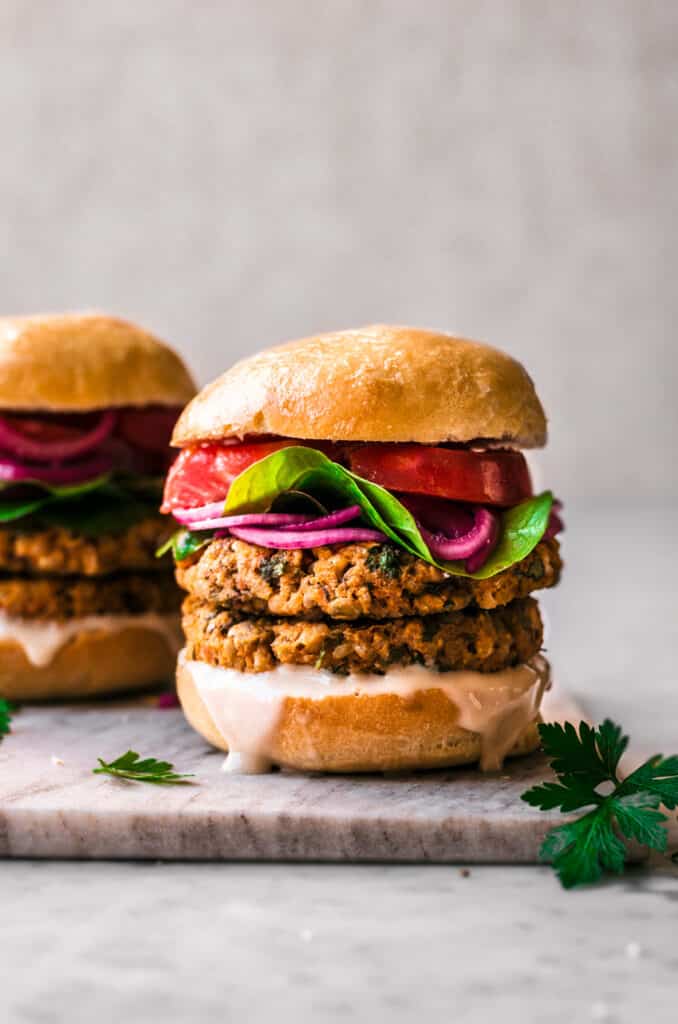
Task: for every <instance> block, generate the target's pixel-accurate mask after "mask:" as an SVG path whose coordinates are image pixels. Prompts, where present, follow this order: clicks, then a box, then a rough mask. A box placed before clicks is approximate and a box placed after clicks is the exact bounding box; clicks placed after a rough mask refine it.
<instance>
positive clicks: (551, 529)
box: [544, 501, 565, 540]
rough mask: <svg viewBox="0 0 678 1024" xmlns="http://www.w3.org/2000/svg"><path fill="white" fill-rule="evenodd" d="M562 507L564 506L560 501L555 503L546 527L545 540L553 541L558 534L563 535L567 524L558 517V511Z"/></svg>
mask: <svg viewBox="0 0 678 1024" xmlns="http://www.w3.org/2000/svg"><path fill="white" fill-rule="evenodd" d="M562 507H563V506H562V503H561V502H560V501H554V502H553V506H552V508H551V514H550V516H549V521H548V524H547V526H546V531H545V533H544V540H551V539H552V538H553V537H555V536H556V534H558V533H562V532H563V530H564V529H565V523H564V522H563V520H562V518H561V517H560V516H559V515H558V511H559V510H560V509H561V508H562Z"/></svg>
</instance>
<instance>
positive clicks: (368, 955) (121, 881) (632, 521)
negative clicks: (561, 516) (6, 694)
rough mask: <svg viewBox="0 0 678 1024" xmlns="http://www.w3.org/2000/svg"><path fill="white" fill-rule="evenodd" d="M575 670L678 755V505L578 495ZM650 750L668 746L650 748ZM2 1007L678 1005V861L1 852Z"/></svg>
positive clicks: (168, 1016)
mask: <svg viewBox="0 0 678 1024" xmlns="http://www.w3.org/2000/svg"><path fill="white" fill-rule="evenodd" d="M567 520H568V533H567V535H566V538H565V542H564V548H565V557H566V560H567V574H566V576H565V579H564V582H563V584H562V585H561V587H560V589H559V590H558V591H556V592H554V593H553V594H549V595H548V596H547V598H546V600H545V602H544V605H545V607H546V609H547V613H548V618H549V622H550V636H549V640H548V646H549V654H550V657H551V658H552V661H553V663H554V666H555V670H556V672H557V675H558V678H559V680H560V682H561V683H562V684H563V685H564V686H566V687H567V688H568V689H570V690H571V691H572V692H574V693H575V694H576V695H578V696H579V697H580V698H581V699H582V700H583V702H584V704H585V706H586V707H587V708H588V710H589V711H590V713H591V715H592V717H593V718H596V719H597V718H600V717H602V716H604V715H610V716H611V717H614V718H617V719H618V720H619V721H620V722H621V723H622V724H623V725H624V727H625V728H626V729H628V730H629V731H630V732H631V733H632V736H633V739H634V741H635V744H636V747H640V748H647V750H648V752H653V751H654V750H663V751H664V752H667V753H668V752H674V751H676V750H678V728H677V727H676V722H677V720H678V673H677V672H676V669H675V655H674V652H675V649H676V640H677V635H676V634H677V633H678V616H677V615H676V600H675V599H676V585H675V570H676V566H677V562H678V559H677V558H676V554H677V551H678V544H677V542H676V523H678V510H676V509H671V508H665V509H653V510H649V511H648V510H647V509H643V508H642V507H641V506H638V508H636V509H633V510H630V511H629V510H626V511H620V510H619V509H618V508H612V507H611V508H608V509H603V508H596V509H595V510H592V509H588V510H587V509H583V508H579V509H576V508H575V509H568V510H567ZM650 748H652V751H650ZM2 873H3V882H4V884H3V887H2V888H3V911H2V924H1V925H0V931H1V934H2V959H3V968H4V969H3V972H2V973H3V982H4V984H3V995H2V1002H3V1004H4V1008H5V1013H4V1015H3V1018H4V1019H5V1020H7V1021H8V1022H10V1024H14V1022H26V1024H51V1022H55V1024H56V1022H61V1021H68V1022H69V1024H79V1022H83V1024H85V1022H86V1024H94V1022H95V1021H96V1022H107V1021H114V1020H115V1021H120V1022H124V1024H133V1022H140V1024H141V1022H155V1021H159V1022H171V1024H173V1022H180V1021H203V1020H204V1021H222V1020H237V1019H238V1018H239V1017H240V1018H242V1019H244V1020H246V1021H247V1022H248V1024H252V1022H255V1024H256V1022H259V1021H261V1022H264V1021H266V1022H268V1021H270V1020H271V1019H274V1020H276V1021H278V1022H286V1021H295V1022H296V1021H299V1020H300V1019H301V1020H309V1021H310V1020H313V1021H333V1020H341V1019H344V1020H360V1021H362V1020H365V1021H368V1020H369V1021H370V1022H380V1021H382V1020H384V1021H387V1020H388V1021H392V1022H400V1021H405V1020H411V1019H420V1018H421V1019H429V1020H443V1019H444V1020H448V1021H455V1022H473V1024H476V1022H478V1024H485V1022H487V1021H489V1020H493V1019H501V1020H502V1021H507V1022H513V1021H520V1022H535V1024H537V1022H539V1024H569V1022H572V1021H588V1020H592V1021H596V1020H598V1021H610V1022H616V1021H619V1022H631V1021H633V1022H635V1021H637V1020H638V1019H639V1017H640V1016H641V1014H643V1015H644V1016H646V1017H647V1019H648V1020H652V1021H653V1024H664V1022H667V1024H668V1022H669V1021H671V1022H673V1021H675V1019H676V981H675V979H676V970H677V968H678V953H677V952H676V944H675V932H676V920H677V917H678V884H677V883H678V872H676V870H675V869H673V868H671V867H670V865H669V864H668V862H665V861H663V862H662V863H660V864H658V865H655V867H654V868H653V869H651V870H646V869H634V870H632V871H630V872H629V873H628V875H627V876H626V877H625V878H624V879H622V880H615V881H613V882H611V883H608V884H604V885H602V886H599V887H597V888H595V889H587V890H581V891H578V892H570V893H566V892H563V891H562V890H561V889H560V887H559V885H558V883H557V882H556V881H555V879H554V877H553V875H552V872H551V871H550V869H548V868H537V867H534V868H525V867H500V866H498V867H476V866H471V867H470V874H468V875H465V874H464V873H463V871H462V869H460V868H458V867H442V866H431V865H422V866H405V867H394V866H388V867H387V866H379V865H369V866H342V865H294V864H287V865H271V864H247V865H245V864H157V863H143V864H142V863H77V862H69V863H66V862H61V863H59V862H57V863H55V862H30V861H17V862H8V861H5V862H4V863H3V865H2Z"/></svg>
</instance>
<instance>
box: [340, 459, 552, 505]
mask: <svg viewBox="0 0 678 1024" xmlns="http://www.w3.org/2000/svg"><path fill="white" fill-rule="evenodd" d="M346 458H347V459H348V463H349V466H350V468H351V469H352V470H353V472H354V473H357V474H358V476H362V477H364V478H365V479H366V480H371V481H373V482H374V483H376V484H381V486H382V487H386V488H388V490H390V491H404V492H407V493H410V494H428V495H431V496H433V497H436V498H449V499H451V500H452V501H468V502H473V503H475V504H479V505H502V506H508V505H517V504H518V503H519V502H521V501H524V500H525V498H529V497H530V496H531V495H532V482H531V480H530V471H529V469H528V467H527V463H526V461H525V457H524V456H523V455H522V454H521V452H512V451H483V452H477V451H470V450H467V449H462V448H434V447H429V446H427V445H421V444H378V445H377V444H368V445H364V446H362V447H356V448H352V449H349V450H348V451H347V453H346Z"/></svg>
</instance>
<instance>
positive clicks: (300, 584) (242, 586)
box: [177, 538, 562, 620]
mask: <svg viewBox="0 0 678 1024" xmlns="http://www.w3.org/2000/svg"><path fill="white" fill-rule="evenodd" d="M561 567H562V563H561V559H560V553H559V545H558V541H557V540H543V541H541V542H540V543H539V544H538V545H537V547H536V548H535V549H534V551H532V552H531V554H529V555H528V556H527V558H524V559H523V560H522V561H521V562H518V564H517V565H514V566H512V567H511V568H510V569H506V570H504V571H503V572H500V573H498V574H497V575H496V576H492V577H491V578H490V579H487V580H472V579H468V578H467V577H464V576H448V575H446V574H445V573H444V572H442V571H441V570H440V569H436V567H435V566H433V565H428V563H426V562H423V561H422V560H421V559H420V558H416V557H414V556H413V555H410V554H408V553H407V552H406V551H403V550H401V549H400V548H397V547H395V546H393V545H390V544H344V545H342V546H341V547H324V548H314V549H313V550H310V551H270V550H267V549H266V548H260V547H256V546H255V545H253V544H246V543H245V542H244V541H239V540H235V539H234V538H225V539H223V540H214V541H212V542H211V543H210V544H209V545H208V546H207V547H206V548H202V549H201V550H200V551H198V552H197V553H196V554H195V555H193V556H191V557H190V558H187V559H185V560H184V561H183V562H180V563H179V564H178V566H177V581H178V583H179V585H180V586H181V587H183V588H184V590H187V591H188V592H189V593H190V594H192V595H193V596H195V597H199V598H201V599H202V600H203V601H207V602H210V603H211V604H215V605H222V606H224V607H228V608H230V609H232V610H237V611H240V612H247V613H250V614H268V615H282V616H287V615H290V616H295V617H298V618H304V619H321V618H323V617H324V616H329V617H330V618H333V619H344V620H351V619H359V618H363V617H366V618H372V619H390V618H399V617H400V616H405V615H438V614H441V613H442V612H446V611H460V610H461V609H463V608H467V607H472V606H475V607H478V608H483V609H492V608H497V607H499V606H501V605H507V604H509V603H510V602H511V601H514V600H516V599H517V598H522V597H527V596H528V594H530V593H531V592H532V591H534V590H539V589H541V588H543V587H552V586H555V584H556V583H557V582H558V579H559V577H560V570H561Z"/></svg>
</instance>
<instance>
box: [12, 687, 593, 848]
mask: <svg viewBox="0 0 678 1024" xmlns="http://www.w3.org/2000/svg"><path fill="white" fill-rule="evenodd" d="M545 716H546V717H548V718H549V719H550V720H561V721H562V720H565V719H567V718H570V719H572V720H573V721H579V719H581V718H582V717H584V715H583V714H582V712H581V711H580V709H579V708H577V707H576V705H574V704H572V703H571V702H570V701H568V700H567V699H565V698H564V697H563V696H562V695H559V694H554V693H553V692H552V693H551V694H549V696H548V705H547V708H546V715H545ZM12 726H13V727H12V733H11V734H10V735H9V736H7V737H5V739H4V741H3V742H2V743H1V744H0V856H5V857H72V858H107V859H108V858H153V859H161V860H300V861H301V860H318V861H401V862H402V861H431V862H461V861H464V862H488V861H494V862H521V863H530V862H534V861H536V859H537V851H538V849H539V845H540V843H541V841H542V839H543V837H544V834H545V833H546V831H547V830H548V829H549V828H550V827H551V826H552V825H553V824H554V823H560V822H562V821H563V820H564V819H563V817H562V816H561V815H560V814H558V813H557V812H554V813H553V814H546V813H543V812H538V811H535V810H533V809H532V808H530V807H528V805H527V804H525V803H524V802H523V801H521V800H520V794H521V793H522V792H523V791H524V790H525V789H527V788H528V787H529V786H531V785H534V784H535V783H537V782H539V781H541V780H543V779H544V778H549V777H551V776H550V773H549V770H548V766H547V764H546V762H545V760H544V758H543V757H542V756H541V755H533V756H531V757H529V758H523V759H519V760H516V761H508V762H507V764H506V766H505V768H504V770H503V771H502V772H500V773H494V774H487V775H483V774H481V773H480V772H478V771H476V770H459V769H454V770H448V771H436V772H424V773H419V774H407V775H395V774H394V775H373V776H329V775H312V776H307V775H300V774H296V773H292V772H275V773H272V774H269V775H257V776H234V775H230V774H225V773H224V772H222V771H221V766H222V764H223V760H224V757H223V754H221V753H220V752H218V751H213V750H211V749H210V748H208V747H207V746H206V744H205V743H204V742H203V740H202V739H201V738H200V737H199V736H198V735H197V734H196V733H194V732H193V730H192V729H190V728H189V727H188V726H187V724H186V723H185V721H184V719H183V716H182V714H181V712H180V711H179V710H177V709H160V708H158V707H157V706H156V699H155V698H146V699H141V700H136V701H110V702H105V703H88V704H70V705H61V706H47V705H45V706H33V707H28V706H25V707H24V708H23V709H21V710H20V711H19V712H18V713H17V714H16V715H15V717H14V720H13V724H12ZM130 748H131V749H133V750H136V751H138V752H139V753H141V754H142V755H144V756H151V757H158V758H163V759H166V760H169V761H172V762H173V763H174V765H175V767H176V770H178V771H186V772H193V773H195V778H194V780H193V782H192V784H191V785H185V786H152V785H147V784H143V783H135V782H126V781H123V780H118V779H113V778H110V777H109V776H105V775H93V774H92V768H94V767H96V765H97V757H103V758H104V759H105V760H108V761H110V760H113V759H115V758H116V757H118V756H120V755H121V754H123V753H124V752H125V751H126V750H128V749H130Z"/></svg>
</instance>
